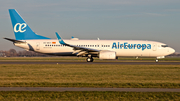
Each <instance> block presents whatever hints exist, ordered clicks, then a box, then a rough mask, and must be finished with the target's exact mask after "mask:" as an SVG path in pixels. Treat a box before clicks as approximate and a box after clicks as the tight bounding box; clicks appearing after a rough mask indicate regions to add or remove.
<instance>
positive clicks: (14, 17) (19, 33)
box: [9, 9, 50, 40]
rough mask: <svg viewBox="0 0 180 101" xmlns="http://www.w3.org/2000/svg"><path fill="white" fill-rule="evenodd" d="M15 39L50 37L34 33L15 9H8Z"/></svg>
mask: <svg viewBox="0 0 180 101" xmlns="http://www.w3.org/2000/svg"><path fill="white" fill-rule="evenodd" d="M9 14H10V18H11V22H12V27H13V31H14V34H15V37H16V40H32V39H50V38H47V37H44V36H40V35H37V34H35V33H34V32H33V31H32V30H31V28H30V27H29V26H28V25H27V23H26V22H25V21H24V20H23V18H22V17H21V16H20V15H19V14H18V12H17V11H16V10H15V9H9Z"/></svg>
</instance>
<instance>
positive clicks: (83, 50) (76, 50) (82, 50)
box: [56, 32, 100, 55]
mask: <svg viewBox="0 0 180 101" xmlns="http://www.w3.org/2000/svg"><path fill="white" fill-rule="evenodd" d="M56 36H57V38H58V40H59V43H60V44H63V45H65V46H69V47H72V48H73V50H74V52H73V54H74V53H78V54H77V55H82V54H84V53H86V52H87V53H89V52H100V50H97V49H92V48H86V47H80V46H75V45H70V44H67V43H65V42H64V41H63V40H62V38H61V37H60V36H59V34H58V33H57V32H56Z"/></svg>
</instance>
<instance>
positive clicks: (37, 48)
mask: <svg viewBox="0 0 180 101" xmlns="http://www.w3.org/2000/svg"><path fill="white" fill-rule="evenodd" d="M36 50H40V42H36Z"/></svg>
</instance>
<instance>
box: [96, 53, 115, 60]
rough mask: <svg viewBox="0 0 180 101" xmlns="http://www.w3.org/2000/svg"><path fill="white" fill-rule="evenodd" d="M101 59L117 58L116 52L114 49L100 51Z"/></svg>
mask: <svg viewBox="0 0 180 101" xmlns="http://www.w3.org/2000/svg"><path fill="white" fill-rule="evenodd" d="M99 59H116V52H114V51H100V53H99Z"/></svg>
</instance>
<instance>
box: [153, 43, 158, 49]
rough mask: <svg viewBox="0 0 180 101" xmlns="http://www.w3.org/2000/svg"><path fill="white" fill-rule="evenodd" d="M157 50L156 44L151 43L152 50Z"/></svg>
mask: <svg viewBox="0 0 180 101" xmlns="http://www.w3.org/2000/svg"><path fill="white" fill-rule="evenodd" d="M156 50H157V45H156V44H155V43H154V44H153V51H156Z"/></svg>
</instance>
